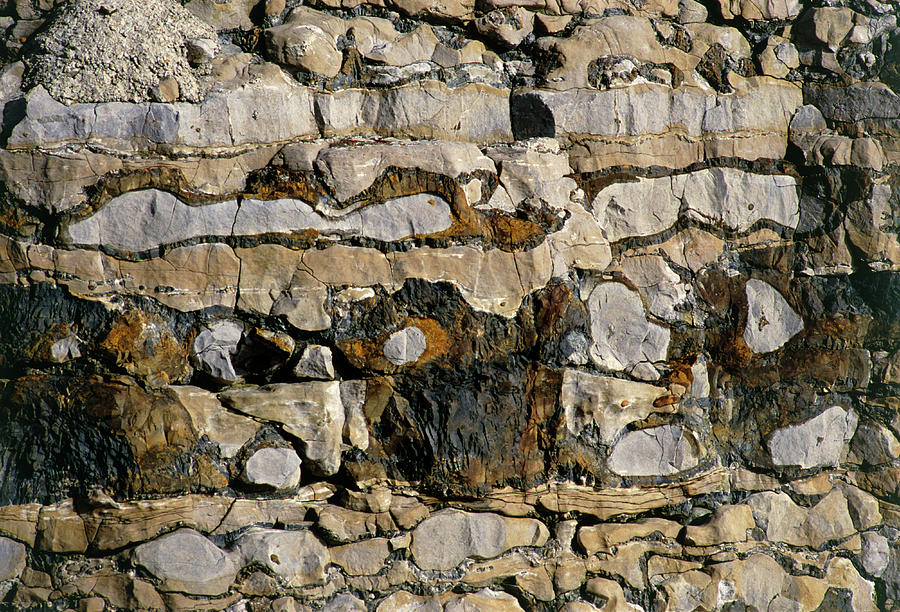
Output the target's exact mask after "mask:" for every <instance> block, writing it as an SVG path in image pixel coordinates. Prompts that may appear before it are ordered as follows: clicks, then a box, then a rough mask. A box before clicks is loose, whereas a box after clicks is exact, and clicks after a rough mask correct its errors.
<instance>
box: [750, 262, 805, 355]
mask: <svg viewBox="0 0 900 612" xmlns="http://www.w3.org/2000/svg"><path fill="white" fill-rule="evenodd" d="M745 291H746V294H747V326H746V327H745V328H744V335H743V338H744V342H745V343H746V344H747V346H748V347H750V350H751V351H754V352H757V353H768V352H770V351H774V350H775V349H778V348H780V347H781V346H783V345H784V343H785V342H787V341H788V340H790V339H791V338H792V337H793V336H794V335H796V334H797V333H799V332H800V331H801V330H802V329H803V319H801V318H800V315H798V314H797V313H796V312H795V311H794V309H793V308H791V306H790V304H788V303H787V301H785V299H784V297H783V296H782V295H781V294H780V293H778V291H777V290H776V289H775V288H774V287H772V285H770V284H768V283H766V282H763V281H761V280H756V279H755V278H753V279H750V280H748V281H747V285H746V289H745Z"/></svg>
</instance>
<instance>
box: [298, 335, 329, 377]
mask: <svg viewBox="0 0 900 612" xmlns="http://www.w3.org/2000/svg"><path fill="white" fill-rule="evenodd" d="M294 375H295V376H297V377H298V378H317V379H320V380H333V379H334V364H333V363H332V361H331V349H330V348H328V347H327V346H320V345H318V344H310V345H308V346H307V347H306V348H305V349H303V354H302V355H300V360H299V361H298V362H297V365H296V366H294Z"/></svg>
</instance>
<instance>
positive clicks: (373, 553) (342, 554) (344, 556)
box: [328, 538, 391, 576]
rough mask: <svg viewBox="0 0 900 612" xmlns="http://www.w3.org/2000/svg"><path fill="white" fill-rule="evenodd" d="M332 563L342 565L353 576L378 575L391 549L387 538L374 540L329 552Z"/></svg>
mask: <svg viewBox="0 0 900 612" xmlns="http://www.w3.org/2000/svg"><path fill="white" fill-rule="evenodd" d="M328 552H329V554H330V556H331V562H332V563H336V564H337V565H340V566H341V567H342V568H343V570H344V571H345V572H347V573H348V574H350V575H351V576H363V575H366V574H377V573H378V572H379V571H381V568H382V567H383V566H384V563H385V561H386V560H387V557H388V555H389V554H391V548H390V546H389V545H388V540H386V539H385V538H372V539H370V540H363V541H361V542H354V543H352V544H345V545H343V546H335V547H333V548H330V549H329V550H328Z"/></svg>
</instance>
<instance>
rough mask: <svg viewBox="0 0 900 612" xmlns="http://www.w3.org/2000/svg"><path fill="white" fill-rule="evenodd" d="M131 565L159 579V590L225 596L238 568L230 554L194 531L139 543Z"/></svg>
mask: <svg viewBox="0 0 900 612" xmlns="http://www.w3.org/2000/svg"><path fill="white" fill-rule="evenodd" d="M134 562H135V564H136V565H139V566H140V567H143V568H145V569H146V570H147V571H148V572H149V573H150V574H151V575H152V576H154V577H155V578H157V579H159V581H160V587H161V589H162V590H164V591H179V592H182V593H189V594H192V595H221V594H223V593H225V592H226V591H227V590H228V588H229V586H230V585H231V583H232V581H233V580H234V578H235V575H236V574H237V572H238V570H239V569H240V567H239V566H238V564H237V562H236V561H235V559H234V558H233V557H232V556H231V555H229V554H228V553H226V552H225V551H223V550H221V549H220V548H218V547H217V546H216V545H215V544H213V543H212V542H210V541H209V540H208V539H207V538H205V537H204V536H203V535H201V534H200V533H197V532H196V531H194V530H193V529H179V530H178V531H175V532H173V533H170V534H168V535H164V536H162V537H160V538H158V539H156V540H153V541H152V542H148V543H146V544H141V545H140V546H138V547H137V548H136V549H135V550H134Z"/></svg>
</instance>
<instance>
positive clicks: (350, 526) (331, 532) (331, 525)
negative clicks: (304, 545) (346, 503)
mask: <svg viewBox="0 0 900 612" xmlns="http://www.w3.org/2000/svg"><path fill="white" fill-rule="evenodd" d="M316 526H317V527H318V528H319V529H320V530H322V531H323V532H324V533H325V535H326V537H327V538H328V539H329V540H333V541H335V542H354V541H356V540H359V539H360V538H363V537H365V536H367V535H375V533H376V530H377V525H376V517H375V515H374V514H369V513H368V512H356V511H354V510H347V509H346V508H341V507H340V506H330V505H329V506H325V507H324V508H321V509H318V518H317V521H316Z"/></svg>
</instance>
